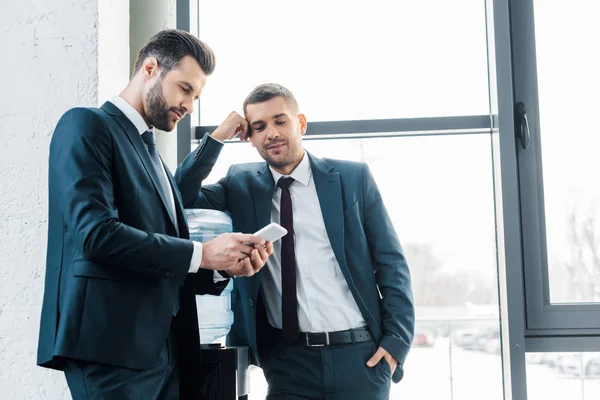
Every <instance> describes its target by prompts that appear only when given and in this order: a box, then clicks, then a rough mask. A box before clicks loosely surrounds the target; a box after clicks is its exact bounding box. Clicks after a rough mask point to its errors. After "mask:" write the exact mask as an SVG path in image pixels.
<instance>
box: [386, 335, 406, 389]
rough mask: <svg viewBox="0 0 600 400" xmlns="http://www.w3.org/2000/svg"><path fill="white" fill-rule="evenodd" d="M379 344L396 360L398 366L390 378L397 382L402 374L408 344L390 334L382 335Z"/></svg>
mask: <svg viewBox="0 0 600 400" xmlns="http://www.w3.org/2000/svg"><path fill="white" fill-rule="evenodd" d="M379 345H380V346H381V347H383V348H384V349H385V350H386V351H387V352H388V353H390V354H391V355H392V357H394V358H395V359H396V361H398V367H397V368H396V371H394V374H393V375H392V380H393V381H394V382H396V383H397V382H399V381H400V380H401V379H402V377H403V375H404V361H405V360H406V356H407V355H408V351H409V350H410V346H408V345H406V344H405V342H404V341H403V340H401V339H398V338H396V337H394V336H390V335H384V336H383V338H382V339H381V342H380V343H379Z"/></svg>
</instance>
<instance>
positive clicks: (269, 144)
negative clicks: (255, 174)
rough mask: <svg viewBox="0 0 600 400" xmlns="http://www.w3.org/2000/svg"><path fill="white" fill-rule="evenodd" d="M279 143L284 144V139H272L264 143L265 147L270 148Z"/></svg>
mask: <svg viewBox="0 0 600 400" xmlns="http://www.w3.org/2000/svg"><path fill="white" fill-rule="evenodd" d="M280 144H285V140H272V141H270V142H269V143H267V144H266V145H265V149H270V148H273V147H276V146H279V145H280Z"/></svg>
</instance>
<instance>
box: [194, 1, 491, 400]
mask: <svg viewBox="0 0 600 400" xmlns="http://www.w3.org/2000/svg"><path fill="white" fill-rule="evenodd" d="M232 10H235V12H231V11H232ZM198 11H199V20H198V24H197V26H198V27H199V31H198V32H199V36H200V38H202V39H203V40H205V41H206V42H207V43H209V44H210V46H211V47H213V48H214V50H215V53H216V55H217V59H218V67H217V70H216V71H215V73H214V75H213V76H211V79H210V81H209V83H208V84H207V86H206V88H205V90H204V92H203V95H202V102H201V106H200V108H199V111H198V113H197V115H196V116H195V117H196V118H197V119H196V121H199V122H200V125H202V127H201V128H199V129H198V130H197V132H196V133H197V138H199V137H201V136H202V135H203V134H204V132H205V131H210V130H211V129H212V127H211V125H217V124H219V123H220V122H221V121H222V120H223V119H224V118H225V117H226V116H227V115H228V114H229V112H231V111H232V110H237V111H241V104H242V102H243V100H244V98H245V96H246V95H247V94H248V93H249V92H250V91H251V90H252V89H253V88H254V87H255V86H256V85H258V84H260V83H264V82H277V83H281V84H283V85H285V86H287V87H288V88H290V89H291V90H292V91H293V92H294V93H295V95H296V97H297V99H298V102H299V105H300V108H301V111H302V112H303V113H305V114H306V116H307V118H308V120H309V135H308V136H307V137H306V138H305V141H304V146H305V148H306V149H307V150H308V151H310V152H311V153H313V154H314V155H316V156H318V157H330V158H341V159H348V160H355V161H364V162H367V163H368V164H369V165H370V168H371V170H372V172H373V175H374V176H375V179H376V181H377V183H378V186H379V188H380V190H381V192H382V195H383V198H384V202H385V204H386V207H387V209H388V211H389V213H390V216H391V218H392V220H393V223H394V226H395V227H396V230H397V232H398V235H399V236H400V240H401V241H402V244H403V246H404V249H405V251H406V254H407V258H408V261H409V265H410V268H411V273H412V278H413V290H414V295H415V302H416V312H417V327H416V337H415V341H414V344H413V349H412V350H411V354H410V355H409V358H408V359H407V362H406V367H405V370H406V373H405V378H404V379H403V381H402V384H400V385H393V386H392V392H391V398H392V399H403V398H417V397H418V398H436V399H448V400H450V399H456V398H461V399H480V398H488V399H498V400H499V399H501V398H502V373H501V370H502V363H501V355H500V354H501V352H500V348H501V345H500V333H499V332H500V329H499V325H500V324H499V315H498V310H499V306H498V297H497V274H496V270H497V265H496V243H495V237H496V233H495V224H494V220H495V214H494V185H493V173H492V150H491V144H490V143H491V141H490V138H491V136H490V135H491V125H490V124H491V122H490V121H491V119H490V117H489V114H490V111H489V109H490V100H489V90H488V65H487V57H488V54H487V48H486V13H485V7H484V3H483V2H481V1H478V0H473V1H465V2H460V3H459V4H451V3H449V2H447V1H443V0H427V1H423V2H387V1H375V3H373V2H371V3H368V4H367V3H365V4H361V5H358V4H353V3H348V2H340V1H333V2H316V1H308V2H302V3H298V4H296V6H294V7H292V6H290V5H289V4H288V5H286V7H282V6H281V3H280V2H275V1H252V2H246V1H225V2H209V1H202V0H200V2H199V10H198ZM450 15H451V16H452V18H449V16H450ZM225 22H226V23H225ZM332 32H333V33H332ZM348 133H352V137H345V134H348ZM341 137H344V138H341ZM260 160H261V159H260V157H259V156H258V154H257V152H256V150H254V149H253V148H252V147H251V146H250V145H249V144H244V143H229V144H227V145H226V146H225V149H224V150H223V152H222V153H221V156H220V158H219V161H218V163H217V165H216V166H215V168H214V170H213V172H212V174H211V175H210V176H209V177H208V179H207V182H214V181H216V180H218V179H219V178H220V177H222V176H224V175H225V173H226V171H227V169H228V168H229V165H230V164H231V163H241V162H249V161H260ZM474 378H475V380H476V381H477V382H478V384H477V385H476V386H473V385H472V381H473V379H474ZM266 390H267V387H266V383H265V382H264V378H263V377H262V373H261V371H260V370H257V369H254V370H253V371H252V372H251V391H250V398H251V399H256V400H258V399H264V397H265V394H266Z"/></svg>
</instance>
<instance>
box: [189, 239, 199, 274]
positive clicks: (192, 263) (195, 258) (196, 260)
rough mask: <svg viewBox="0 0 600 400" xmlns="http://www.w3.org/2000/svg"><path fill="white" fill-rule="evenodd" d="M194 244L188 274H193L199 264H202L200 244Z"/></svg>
mask: <svg viewBox="0 0 600 400" xmlns="http://www.w3.org/2000/svg"><path fill="white" fill-rule="evenodd" d="M193 243H194V252H193V253H192V261H190V269H188V274H195V273H196V272H198V270H199V269H200V263H201V262H202V243H200V242H193Z"/></svg>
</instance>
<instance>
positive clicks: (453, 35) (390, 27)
mask: <svg viewBox="0 0 600 400" xmlns="http://www.w3.org/2000/svg"><path fill="white" fill-rule="evenodd" d="M199 15H200V18H199V23H198V26H199V34H200V37H201V38H202V39H203V40H205V41H206V42H207V43H209V44H210V46H211V47H212V48H213V49H214V50H215V53H216V56H217V68H216V71H215V73H214V74H213V75H212V76H211V78H210V80H209V82H208V84H207V85H206V88H205V89H204V92H203V94H202V107H201V108H200V113H199V115H200V121H201V123H202V125H216V124H218V123H220V122H221V121H222V120H223V119H224V118H225V117H226V116H227V114H229V112H230V111H231V110H239V109H240V108H241V104H242V101H243V100H244V98H245V97H246V95H247V94H248V93H249V92H250V91H251V90H252V89H253V88H254V87H255V86H256V85H258V84H260V83H264V82H277V83H280V84H283V85H285V86H287V87H289V88H290V89H292V90H293V92H294V94H295V95H296V97H297V98H298V102H299V104H300V105H301V108H302V111H303V112H304V113H306V114H307V115H308V117H309V120H310V121H336V120H362V119H379V118H408V117H431V116H435V117H437V116H455V115H481V114H488V112H489V107H488V101H489V100H488V75H487V53H486V25H485V10H484V3H483V2H482V1H480V0H462V1H460V2H449V1H447V0H420V1H411V2H408V1H387V0H374V1H370V2H364V3H361V2H348V1H343V0H329V1H319V0H305V1H301V2H292V3H290V2H286V3H285V4H284V3H281V2H280V1H275V0H257V1H246V0H223V1H203V0H199Z"/></svg>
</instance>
